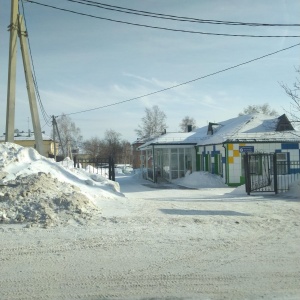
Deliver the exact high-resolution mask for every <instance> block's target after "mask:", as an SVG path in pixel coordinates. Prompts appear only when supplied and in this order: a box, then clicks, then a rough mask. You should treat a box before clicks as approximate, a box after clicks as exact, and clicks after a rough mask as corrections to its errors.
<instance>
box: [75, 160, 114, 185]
mask: <svg viewBox="0 0 300 300" xmlns="http://www.w3.org/2000/svg"><path fill="white" fill-rule="evenodd" d="M74 167H75V168H83V169H87V171H89V172H91V173H96V174H99V175H102V176H104V177H108V179H110V180H113V181H115V163H114V159H113V157H111V156H110V157H109V158H98V157H97V158H89V159H85V158H77V157H76V156H75V157H74Z"/></svg>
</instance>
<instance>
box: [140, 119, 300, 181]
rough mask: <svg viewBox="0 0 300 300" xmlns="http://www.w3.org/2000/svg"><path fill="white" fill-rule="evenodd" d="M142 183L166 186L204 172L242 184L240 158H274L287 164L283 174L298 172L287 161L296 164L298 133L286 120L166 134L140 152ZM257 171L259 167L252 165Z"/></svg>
mask: <svg viewBox="0 0 300 300" xmlns="http://www.w3.org/2000/svg"><path fill="white" fill-rule="evenodd" d="M139 150H140V151H141V166H142V167H144V168H146V169H147V175H146V177H147V179H149V180H152V181H154V182H156V181H158V179H160V178H162V179H165V180H167V181H172V180H174V179H177V178H180V177H183V176H185V174H186V172H194V171H206V172H210V173H212V174H217V175H219V176H221V177H222V178H223V181H224V183H226V184H228V185H230V186H239V185H242V184H244V181H245V178H244V168H243V167H244V164H243V157H244V154H245V153H247V152H248V153H277V156H278V159H280V160H282V161H285V162H288V164H287V165H288V166H290V167H287V168H288V169H287V170H282V171H281V172H282V173H283V174H286V173H293V172H299V171H300V170H298V169H297V170H296V169H294V167H293V164H291V163H290V162H292V161H299V160H300V133H299V132H297V131H296V130H295V129H294V128H293V126H292V125H291V122H290V121H289V120H288V118H287V117H286V115H282V116H280V117H278V118H274V117H272V116H266V115H262V114H255V115H243V116H239V117H236V118H233V119H230V120H226V121H223V122H218V123H215V122H214V123H209V124H208V125H207V126H205V127H202V128H198V129H196V130H195V131H190V132H186V133H165V134H163V135H161V136H159V137H156V138H155V139H152V140H150V141H148V142H147V143H145V144H144V145H142V146H140V147H139ZM255 163H256V164H257V169H259V168H262V167H264V166H262V165H260V162H259V161H257V162H255Z"/></svg>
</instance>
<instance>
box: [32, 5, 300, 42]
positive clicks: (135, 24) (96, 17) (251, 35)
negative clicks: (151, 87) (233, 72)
mask: <svg viewBox="0 0 300 300" xmlns="http://www.w3.org/2000/svg"><path fill="white" fill-rule="evenodd" d="M26 1H27V2H29V3H33V4H37V5H41V6H44V7H48V8H53V9H56V10H60V11H64V12H69V13H73V14H77V15H80V16H86V17H90V18H95V19H100V20H105V21H110V22H116V23H121V24H127V25H133V26H139V27H144V28H152V29H159V30H167V31H174V32H180V33H192V34H203V35H216V36H228V37H251V38H282V37H286V38H299V37H300V35H254V34H230V33H214V32H204V31H195V30H184V29H174V28H167V27H160V26H152V25H146V24H139V23H133V22H126V21H121V20H115V19H110V18H104V17H99V16H95V15H91V14H86V13H82V12H78V11H74V10H70V9H65V8H61V7H57V6H53V5H49V4H42V3H40V2H37V1H32V0H26ZM71 2H74V3H75V2H76V3H80V2H79V1H71Z"/></svg>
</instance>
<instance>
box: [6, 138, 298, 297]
mask: <svg viewBox="0 0 300 300" xmlns="http://www.w3.org/2000/svg"><path fill="white" fill-rule="evenodd" d="M126 169H127V168H126ZM124 170H125V168H124V167H122V166H120V167H119V168H118V170H116V180H117V182H111V181H109V180H107V179H106V178H105V177H103V176H101V175H99V174H92V173H89V172H87V171H86V170H82V169H74V168H73V165H72V162H71V161H69V160H66V161H64V162H62V163H61V164H58V163H55V162H54V161H53V160H51V159H46V158H44V157H41V156H40V155H39V154H38V153H37V152H36V151H34V150H33V149H27V148H22V147H20V146H17V145H14V144H9V143H4V144H0V180H1V182H0V218H1V220H0V240H1V241H2V242H1V243H0V266H1V274H2V276H0V298H1V299H4V300H6V299H7V300H8V299H53V300H54V299H55V300H57V299H89V300H90V299H176V300H179V299H208V300H218V299H228V300H229V299H230V300H232V299H249V300H250V299H251V300H252V299H253V300H254V299H267V300H271V299H272V300H274V299H275V300H295V299H300V271H299V270H300V251H299V245H300V233H299V226H300V222H299V214H300V206H299V205H300V201H299V200H300V199H299V198H300V197H299V195H300V182H296V183H294V185H293V187H292V188H291V190H290V191H289V192H287V193H283V194H278V195H274V194H255V195H250V196H248V195H246V193H245V188H244V187H239V188H232V187H227V186H226V185H224V184H223V183H222V181H220V179H219V177H216V176H213V175H211V174H207V173H203V172H193V173H192V174H189V175H188V174H187V176H185V177H184V178H182V179H180V180H177V181H175V182H173V183H164V184H154V183H151V182H149V181H146V180H144V179H143V178H142V173H140V172H136V173H135V174H134V175H132V174H129V169H127V171H125V172H124ZM124 173H126V174H124ZM41 227H42V228H41Z"/></svg>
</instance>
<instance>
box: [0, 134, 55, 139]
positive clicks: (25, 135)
mask: <svg viewBox="0 0 300 300" xmlns="http://www.w3.org/2000/svg"><path fill="white" fill-rule="evenodd" d="M42 138H43V141H51V140H52V138H51V137H50V136H48V135H46V134H44V133H42ZM14 140H15V141H34V140H35V136H34V134H30V135H28V134H26V133H25V134H18V135H16V134H15V136H14ZM0 141H5V135H3V136H0Z"/></svg>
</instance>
